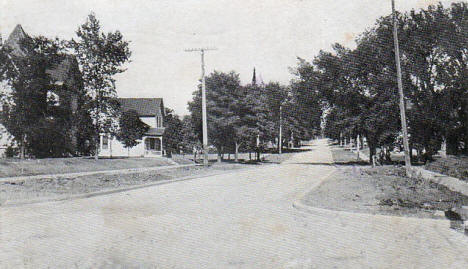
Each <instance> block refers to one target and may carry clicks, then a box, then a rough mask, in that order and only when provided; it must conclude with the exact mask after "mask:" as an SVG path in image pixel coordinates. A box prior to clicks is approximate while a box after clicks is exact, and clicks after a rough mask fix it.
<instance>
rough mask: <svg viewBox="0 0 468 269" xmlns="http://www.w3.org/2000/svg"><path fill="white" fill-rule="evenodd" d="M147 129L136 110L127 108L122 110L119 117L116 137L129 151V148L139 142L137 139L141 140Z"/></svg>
mask: <svg viewBox="0 0 468 269" xmlns="http://www.w3.org/2000/svg"><path fill="white" fill-rule="evenodd" d="M148 130H149V126H148V125H147V124H146V123H144V122H142V121H141V120H140V117H139V116H138V112H136V111H135V110H128V111H124V112H122V115H121V116H120V118H119V130H118V132H117V134H116V137H117V140H119V141H120V142H122V144H123V145H124V147H125V148H126V149H127V150H128V151H130V148H132V147H134V146H136V145H138V144H139V143H140V142H139V141H138V140H141V139H142V138H143V135H144V134H145V133H146V132H148Z"/></svg>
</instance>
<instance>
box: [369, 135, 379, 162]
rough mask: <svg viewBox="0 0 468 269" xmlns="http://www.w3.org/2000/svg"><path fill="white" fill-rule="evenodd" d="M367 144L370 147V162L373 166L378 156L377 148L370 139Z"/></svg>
mask: <svg viewBox="0 0 468 269" xmlns="http://www.w3.org/2000/svg"><path fill="white" fill-rule="evenodd" d="M367 144H368V145H369V162H370V163H372V164H373V163H374V156H376V154H377V146H376V145H375V144H374V143H373V142H371V141H370V139H367Z"/></svg>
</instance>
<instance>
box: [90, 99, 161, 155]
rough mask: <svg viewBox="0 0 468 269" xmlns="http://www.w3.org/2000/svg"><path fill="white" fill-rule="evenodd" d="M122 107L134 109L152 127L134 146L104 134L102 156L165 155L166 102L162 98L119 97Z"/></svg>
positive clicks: (101, 139) (122, 108)
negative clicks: (126, 146)
mask: <svg viewBox="0 0 468 269" xmlns="http://www.w3.org/2000/svg"><path fill="white" fill-rule="evenodd" d="M118 101H119V103H120V109H121V110H122V112H123V111H128V110H134V111H136V112H137V113H138V116H139V117H140V120H141V121H142V122H144V123H146V124H147V125H148V126H149V127H150V128H149V130H148V132H146V133H145V134H144V136H143V138H142V139H141V141H139V142H140V143H139V144H138V145H136V146H135V147H133V148H129V149H127V148H125V147H124V145H123V144H122V143H121V142H120V141H118V140H117V139H116V138H115V137H112V136H111V135H108V134H102V135H101V138H100V150H99V156H100V157H119V156H120V157H127V156H128V157H160V156H162V155H163V133H164V129H165V128H164V103H163V100H162V98H119V99H118Z"/></svg>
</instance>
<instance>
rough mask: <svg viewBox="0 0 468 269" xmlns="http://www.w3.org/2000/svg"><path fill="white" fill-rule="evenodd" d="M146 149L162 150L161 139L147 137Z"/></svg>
mask: <svg viewBox="0 0 468 269" xmlns="http://www.w3.org/2000/svg"><path fill="white" fill-rule="evenodd" d="M145 148H146V150H155V151H161V139H159V138H153V137H148V138H146V139H145Z"/></svg>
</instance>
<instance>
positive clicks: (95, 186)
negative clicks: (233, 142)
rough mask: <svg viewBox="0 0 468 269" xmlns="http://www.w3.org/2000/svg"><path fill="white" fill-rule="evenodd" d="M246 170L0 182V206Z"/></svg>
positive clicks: (230, 166) (211, 168)
mask: <svg viewBox="0 0 468 269" xmlns="http://www.w3.org/2000/svg"><path fill="white" fill-rule="evenodd" d="M246 167H249V166H248V165H239V164H226V163H223V164H220V165H212V166H209V167H203V166H191V167H180V168H172V169H167V170H159V171H148V172H141V173H132V174H121V175H118V174H117V175H104V174H96V175H91V176H81V177H60V178H54V179H42V180H41V179H40V180H25V181H20V182H18V181H16V182H8V181H2V182H0V204H2V203H3V202H4V201H7V200H8V201H9V203H15V202H18V201H31V200H37V199H45V198H47V199H48V198H62V197H71V196H74V195H78V194H86V193H91V192H99V191H106V190H114V189H125V188H128V187H133V186H139V185H145V184H151V183H155V182H158V181H164V180H170V179H177V178H182V177H188V176H190V177H192V176H193V177H197V176H206V175H214V174H220V173H227V172H229V171H232V170H236V169H240V168H246Z"/></svg>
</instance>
